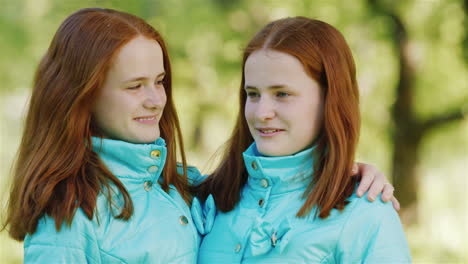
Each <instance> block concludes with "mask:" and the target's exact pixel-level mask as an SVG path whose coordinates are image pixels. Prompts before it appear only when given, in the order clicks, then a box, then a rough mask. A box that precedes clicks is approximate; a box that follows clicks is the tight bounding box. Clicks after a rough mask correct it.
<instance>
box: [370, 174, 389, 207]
mask: <svg viewBox="0 0 468 264" xmlns="http://www.w3.org/2000/svg"><path fill="white" fill-rule="evenodd" d="M386 182H387V180H386V179H385V176H384V175H383V174H382V173H380V172H377V173H376V174H375V178H374V181H373V182H372V184H371V186H370V187H369V191H368V192H367V199H368V200H369V201H371V202H373V201H375V198H376V197H377V196H378V195H379V194H380V193H381V192H382V190H383V189H384V185H385V183H386Z"/></svg>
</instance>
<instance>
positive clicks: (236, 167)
mask: <svg viewBox="0 0 468 264" xmlns="http://www.w3.org/2000/svg"><path fill="white" fill-rule="evenodd" d="M259 49H272V50H276V51H280V52H284V53H287V54H289V55H292V56H294V57H296V58H297V59H299V61H301V63H302V65H303V66H304V68H305V69H306V72H307V73H308V74H309V75H310V77H311V78H313V79H314V80H316V81H317V82H318V83H319V84H320V86H321V88H322V89H323V94H324V122H323V126H322V131H321V133H320V135H319V136H318V137H317V139H316V140H315V144H316V145H317V152H318V153H317V154H318V155H317V156H316V158H315V163H314V167H315V172H314V175H311V182H310V184H309V186H308V188H307V190H306V191H305V193H304V198H305V202H304V204H303V206H302V208H300V210H299V211H298V212H297V216H299V217H303V216H305V215H308V214H309V213H310V212H311V210H312V208H313V207H314V206H317V209H318V210H317V213H318V216H319V217H321V218H326V217H327V216H328V215H329V214H330V211H331V210H332V209H333V208H338V209H343V208H344V206H345V205H346V203H347V202H346V199H347V198H348V197H349V196H350V195H351V194H352V192H353V190H354V185H355V180H354V179H353V178H352V177H350V176H349V175H350V172H351V168H352V166H353V162H354V155H355V151H356V146H357V142H358V137H359V127H360V116H359V92H358V86H357V82H356V70H355V65H354V60H353V57H352V54H351V50H350V49H349V47H348V45H347V43H346V41H345V39H344V37H343V36H342V35H341V33H340V32H339V31H338V30H336V29H335V28H334V27H332V26H331V25H329V24H327V23H325V22H322V21H319V20H314V19H308V18H305V17H294V18H285V19H280V20H276V21H274V22H271V23H270V24H268V25H266V26H265V27H264V28H263V29H261V30H260V31H259V32H258V33H257V34H256V35H255V36H254V37H253V39H252V40H251V41H250V42H249V44H248V45H247V47H246V49H245V51H244V56H243V69H242V81H241V85H240V91H239V98H240V107H239V113H238V116H237V121H236V126H235V128H234V131H233V133H232V135H231V137H230V139H229V140H228V142H227V143H226V145H225V151H224V156H223V158H222V160H221V163H220V165H219V166H218V167H217V169H216V170H215V171H214V173H213V174H212V175H210V176H209V177H208V178H207V180H206V181H205V182H204V183H203V184H202V185H201V186H200V187H199V196H200V197H201V198H202V199H205V198H206V197H207V195H208V194H210V193H211V194H213V195H214V198H215V201H216V205H217V207H218V208H219V209H220V210H221V211H224V212H227V211H230V210H232V209H234V207H235V206H236V204H237V203H238V202H239V200H240V193H241V190H242V187H243V186H244V185H245V183H246V181H247V178H248V174H247V170H246V168H245V165H244V161H243V157H242V153H243V152H244V151H245V149H246V148H247V147H249V146H250V145H251V144H252V142H253V138H252V136H251V135H250V132H249V128H248V125H247V122H246V120H245V118H244V109H245V102H246V93H245V91H244V77H245V76H244V66H245V62H246V60H247V58H248V57H249V56H250V54H252V53H253V52H254V51H256V50H259Z"/></svg>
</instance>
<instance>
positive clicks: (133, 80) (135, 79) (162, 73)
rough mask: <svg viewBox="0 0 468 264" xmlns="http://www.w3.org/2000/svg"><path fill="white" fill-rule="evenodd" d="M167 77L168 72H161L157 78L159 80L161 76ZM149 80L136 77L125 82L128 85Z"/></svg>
mask: <svg viewBox="0 0 468 264" xmlns="http://www.w3.org/2000/svg"><path fill="white" fill-rule="evenodd" d="M164 75H166V72H161V73H160V74H158V76H156V78H159V77H161V76H164ZM145 79H147V78H146V77H135V78H131V79H128V80H126V81H124V82H125V83H128V82H136V81H141V80H145Z"/></svg>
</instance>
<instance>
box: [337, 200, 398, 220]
mask: <svg viewBox="0 0 468 264" xmlns="http://www.w3.org/2000/svg"><path fill="white" fill-rule="evenodd" d="M348 201H349V202H350V203H349V204H348V205H347V206H346V208H345V211H344V212H345V213H346V214H348V216H347V220H346V224H347V225H348V226H350V225H351V226H356V227H357V226H361V225H362V226H364V225H365V226H366V227H368V228H370V227H374V228H377V227H378V226H380V225H381V224H382V220H383V219H393V220H394V222H398V223H400V218H399V216H398V214H397V212H396V211H395V209H394V208H393V206H392V203H391V202H383V201H382V199H381V197H380V195H379V196H378V197H377V198H376V199H375V201H373V202H371V201H369V200H368V199H367V194H364V195H363V196H362V197H358V196H357V195H356V194H355V193H354V194H353V195H352V196H351V197H349V198H348Z"/></svg>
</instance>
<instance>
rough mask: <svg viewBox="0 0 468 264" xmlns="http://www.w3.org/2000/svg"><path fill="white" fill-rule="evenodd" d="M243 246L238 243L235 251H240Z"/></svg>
mask: <svg viewBox="0 0 468 264" xmlns="http://www.w3.org/2000/svg"><path fill="white" fill-rule="evenodd" d="M241 248H242V246H241V244H237V245H236V248H235V249H234V251H235V252H236V253H239V252H240V250H241Z"/></svg>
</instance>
